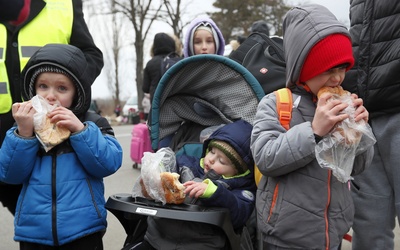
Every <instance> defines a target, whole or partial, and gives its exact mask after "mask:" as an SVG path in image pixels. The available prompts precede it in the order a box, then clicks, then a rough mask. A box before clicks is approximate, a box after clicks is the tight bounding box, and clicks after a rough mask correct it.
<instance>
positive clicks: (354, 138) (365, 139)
mask: <svg viewBox="0 0 400 250" xmlns="http://www.w3.org/2000/svg"><path fill="white" fill-rule="evenodd" d="M335 98H339V97H338V96H336V97H335ZM340 98H341V100H342V101H343V102H347V103H348V104H349V105H348V107H347V108H346V109H345V110H344V112H345V113H347V114H349V118H347V119H346V120H344V121H342V122H340V123H338V124H337V125H336V126H335V128H334V129H333V130H332V131H331V132H330V133H329V134H328V135H326V136H325V137H324V138H323V139H322V140H321V141H320V142H319V143H318V144H317V145H316V148H315V154H316V158H317V161H318V163H319V165H320V166H321V167H322V168H328V169H332V173H333V175H334V176H335V177H336V178H337V179H338V180H339V181H340V182H343V183H345V182H347V181H349V180H352V179H353V178H352V177H351V172H352V170H353V164H354V158H355V156H356V155H358V154H360V153H362V152H364V151H366V150H367V149H368V148H369V147H371V146H372V145H374V144H375V142H376V139H375V136H374V134H373V133H372V129H371V127H370V126H369V125H368V123H366V122H365V121H364V120H361V121H359V122H355V121H354V118H353V117H354V113H355V108H354V106H353V105H352V103H353V101H352V99H351V96H350V94H349V95H346V96H340Z"/></svg>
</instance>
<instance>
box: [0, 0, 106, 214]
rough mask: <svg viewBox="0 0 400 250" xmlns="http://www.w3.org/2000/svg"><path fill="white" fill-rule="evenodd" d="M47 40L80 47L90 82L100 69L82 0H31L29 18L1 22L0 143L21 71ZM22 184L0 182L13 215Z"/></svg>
mask: <svg viewBox="0 0 400 250" xmlns="http://www.w3.org/2000/svg"><path fill="white" fill-rule="evenodd" d="M49 43H62V44H71V45H74V46H76V47H78V48H80V49H81V50H82V51H83V53H84V55H85V57H86V60H87V61H88V68H86V69H82V70H86V71H88V75H89V76H90V77H91V82H94V80H95V79H96V78H97V76H98V75H99V74H100V71H101V69H102V68H103V65H104V62H103V54H102V52H101V51H100V49H99V48H97V46H96V45H95V43H94V41H93V38H92V35H91V34H90V32H89V29H88V27H87V25H86V22H85V19H84V16H83V12H82V0H31V3H30V13H29V16H28V18H27V19H26V20H25V21H24V22H22V23H20V24H19V25H13V24H12V23H10V22H6V21H4V22H0V146H1V144H2V142H3V140H4V137H5V133H6V131H7V130H8V129H10V128H11V127H12V126H13V124H14V119H13V117H12V115H11V105H12V104H13V103H15V102H21V101H22V98H21V88H20V81H21V79H20V77H21V71H22V70H23V68H24V66H25V64H26V63H27V61H28V60H29V58H30V57H31V56H32V55H33V54H34V52H36V51H37V50H38V49H39V48H41V47H43V46H44V45H45V44H49ZM21 187H22V186H21V185H10V184H5V183H0V201H1V202H2V204H3V206H4V207H7V208H8V210H9V211H10V212H11V213H12V214H15V207H16V203H17V199H18V196H19V193H20V190H21Z"/></svg>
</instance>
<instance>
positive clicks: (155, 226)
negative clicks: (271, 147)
mask: <svg viewBox="0 0 400 250" xmlns="http://www.w3.org/2000/svg"><path fill="white" fill-rule="evenodd" d="M251 130H252V126H251V125H250V124H249V123H248V122H246V121H244V120H238V121H235V122H233V123H230V124H227V125H225V126H223V127H221V128H219V129H218V130H216V131H215V132H214V133H213V134H212V135H211V136H210V137H209V138H208V139H207V140H206V141H205V142H204V146H203V156H204V157H202V158H201V159H199V158H198V157H193V156H187V155H181V156H178V157H177V165H178V172H179V173H180V175H181V178H180V179H181V182H182V183H184V184H183V185H184V186H185V187H186V189H185V193H186V195H187V197H190V198H194V200H192V203H193V201H195V204H199V205H203V206H211V207H224V208H227V209H229V212H230V218H231V222H232V225H233V227H234V229H235V231H237V232H240V231H241V229H242V228H243V226H244V225H245V224H246V221H247V220H248V218H249V217H250V215H251V213H252V211H253V209H254V202H255V191H256V186H255V182H254V177H253V171H252V169H253V166H254V161H253V157H252V155H251V152H250V135H251ZM147 223H148V226H147V231H146V234H145V236H144V241H143V242H142V243H140V244H138V245H137V246H136V247H134V248H131V249H200V248H202V249H204V248H206V249H224V247H225V246H226V236H225V235H224V233H223V232H221V231H220V230H219V229H218V228H215V227H214V226H212V225H207V224H204V223H198V222H187V221H176V220H174V221H172V220H170V219H157V218H155V217H148V219H147ZM166 235H168V237H165V236H166Z"/></svg>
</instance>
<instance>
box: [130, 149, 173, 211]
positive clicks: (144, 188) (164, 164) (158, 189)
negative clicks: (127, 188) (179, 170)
mask: <svg viewBox="0 0 400 250" xmlns="http://www.w3.org/2000/svg"><path fill="white" fill-rule="evenodd" d="M162 172H176V158H175V153H174V152H173V151H172V149H171V148H161V149H159V150H158V151H157V152H155V153H151V152H145V153H144V156H143V158H142V167H141V173H140V176H139V177H138V179H137V180H136V182H135V184H134V186H133V192H132V197H145V198H148V199H153V200H155V201H160V202H162V203H163V204H165V203H166V200H165V194H164V190H163V188H162V186H161V178H160V173H162Z"/></svg>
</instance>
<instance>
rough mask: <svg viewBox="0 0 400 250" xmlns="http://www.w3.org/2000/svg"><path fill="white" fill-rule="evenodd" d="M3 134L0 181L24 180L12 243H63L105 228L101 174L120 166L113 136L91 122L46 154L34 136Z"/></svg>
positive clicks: (15, 182)
mask: <svg viewBox="0 0 400 250" xmlns="http://www.w3.org/2000/svg"><path fill="white" fill-rule="evenodd" d="M15 130H16V127H13V128H11V129H10V130H9V131H8V132H7V136H6V138H5V140H4V143H3V145H2V147H1V150H0V180H1V181H3V182H6V183H10V184H21V183H22V184H23V188H22V191H21V194H20V196H19V199H18V203H17V210H16V214H15V221H14V226H15V238H14V240H16V241H27V242H34V243H40V244H45V245H63V244H65V243H68V242H70V241H73V240H75V239H78V238H80V237H83V236H85V235H88V234H91V233H94V232H98V231H101V230H105V228H106V226H107V221H106V215H107V211H106V209H105V207H104V204H105V199H104V184H103V177H105V176H108V175H111V174H113V173H114V172H115V171H117V170H118V168H119V167H120V166H121V163H122V162H121V158H122V157H121V155H122V149H121V146H120V145H119V144H118V142H117V140H116V139H115V138H114V137H113V136H110V135H103V134H102V133H101V132H100V130H99V128H98V127H97V126H96V124H94V123H93V122H91V121H88V122H86V123H85V129H84V130H83V131H81V132H78V133H75V134H72V135H71V137H70V139H69V140H68V141H66V142H65V143H63V144H61V145H59V146H58V148H57V149H54V150H51V151H49V152H48V153H45V152H44V151H43V150H41V149H40V143H39V141H38V139H37V138H36V137H32V138H29V139H25V138H21V137H20V136H19V135H18V134H16V132H15Z"/></svg>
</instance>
